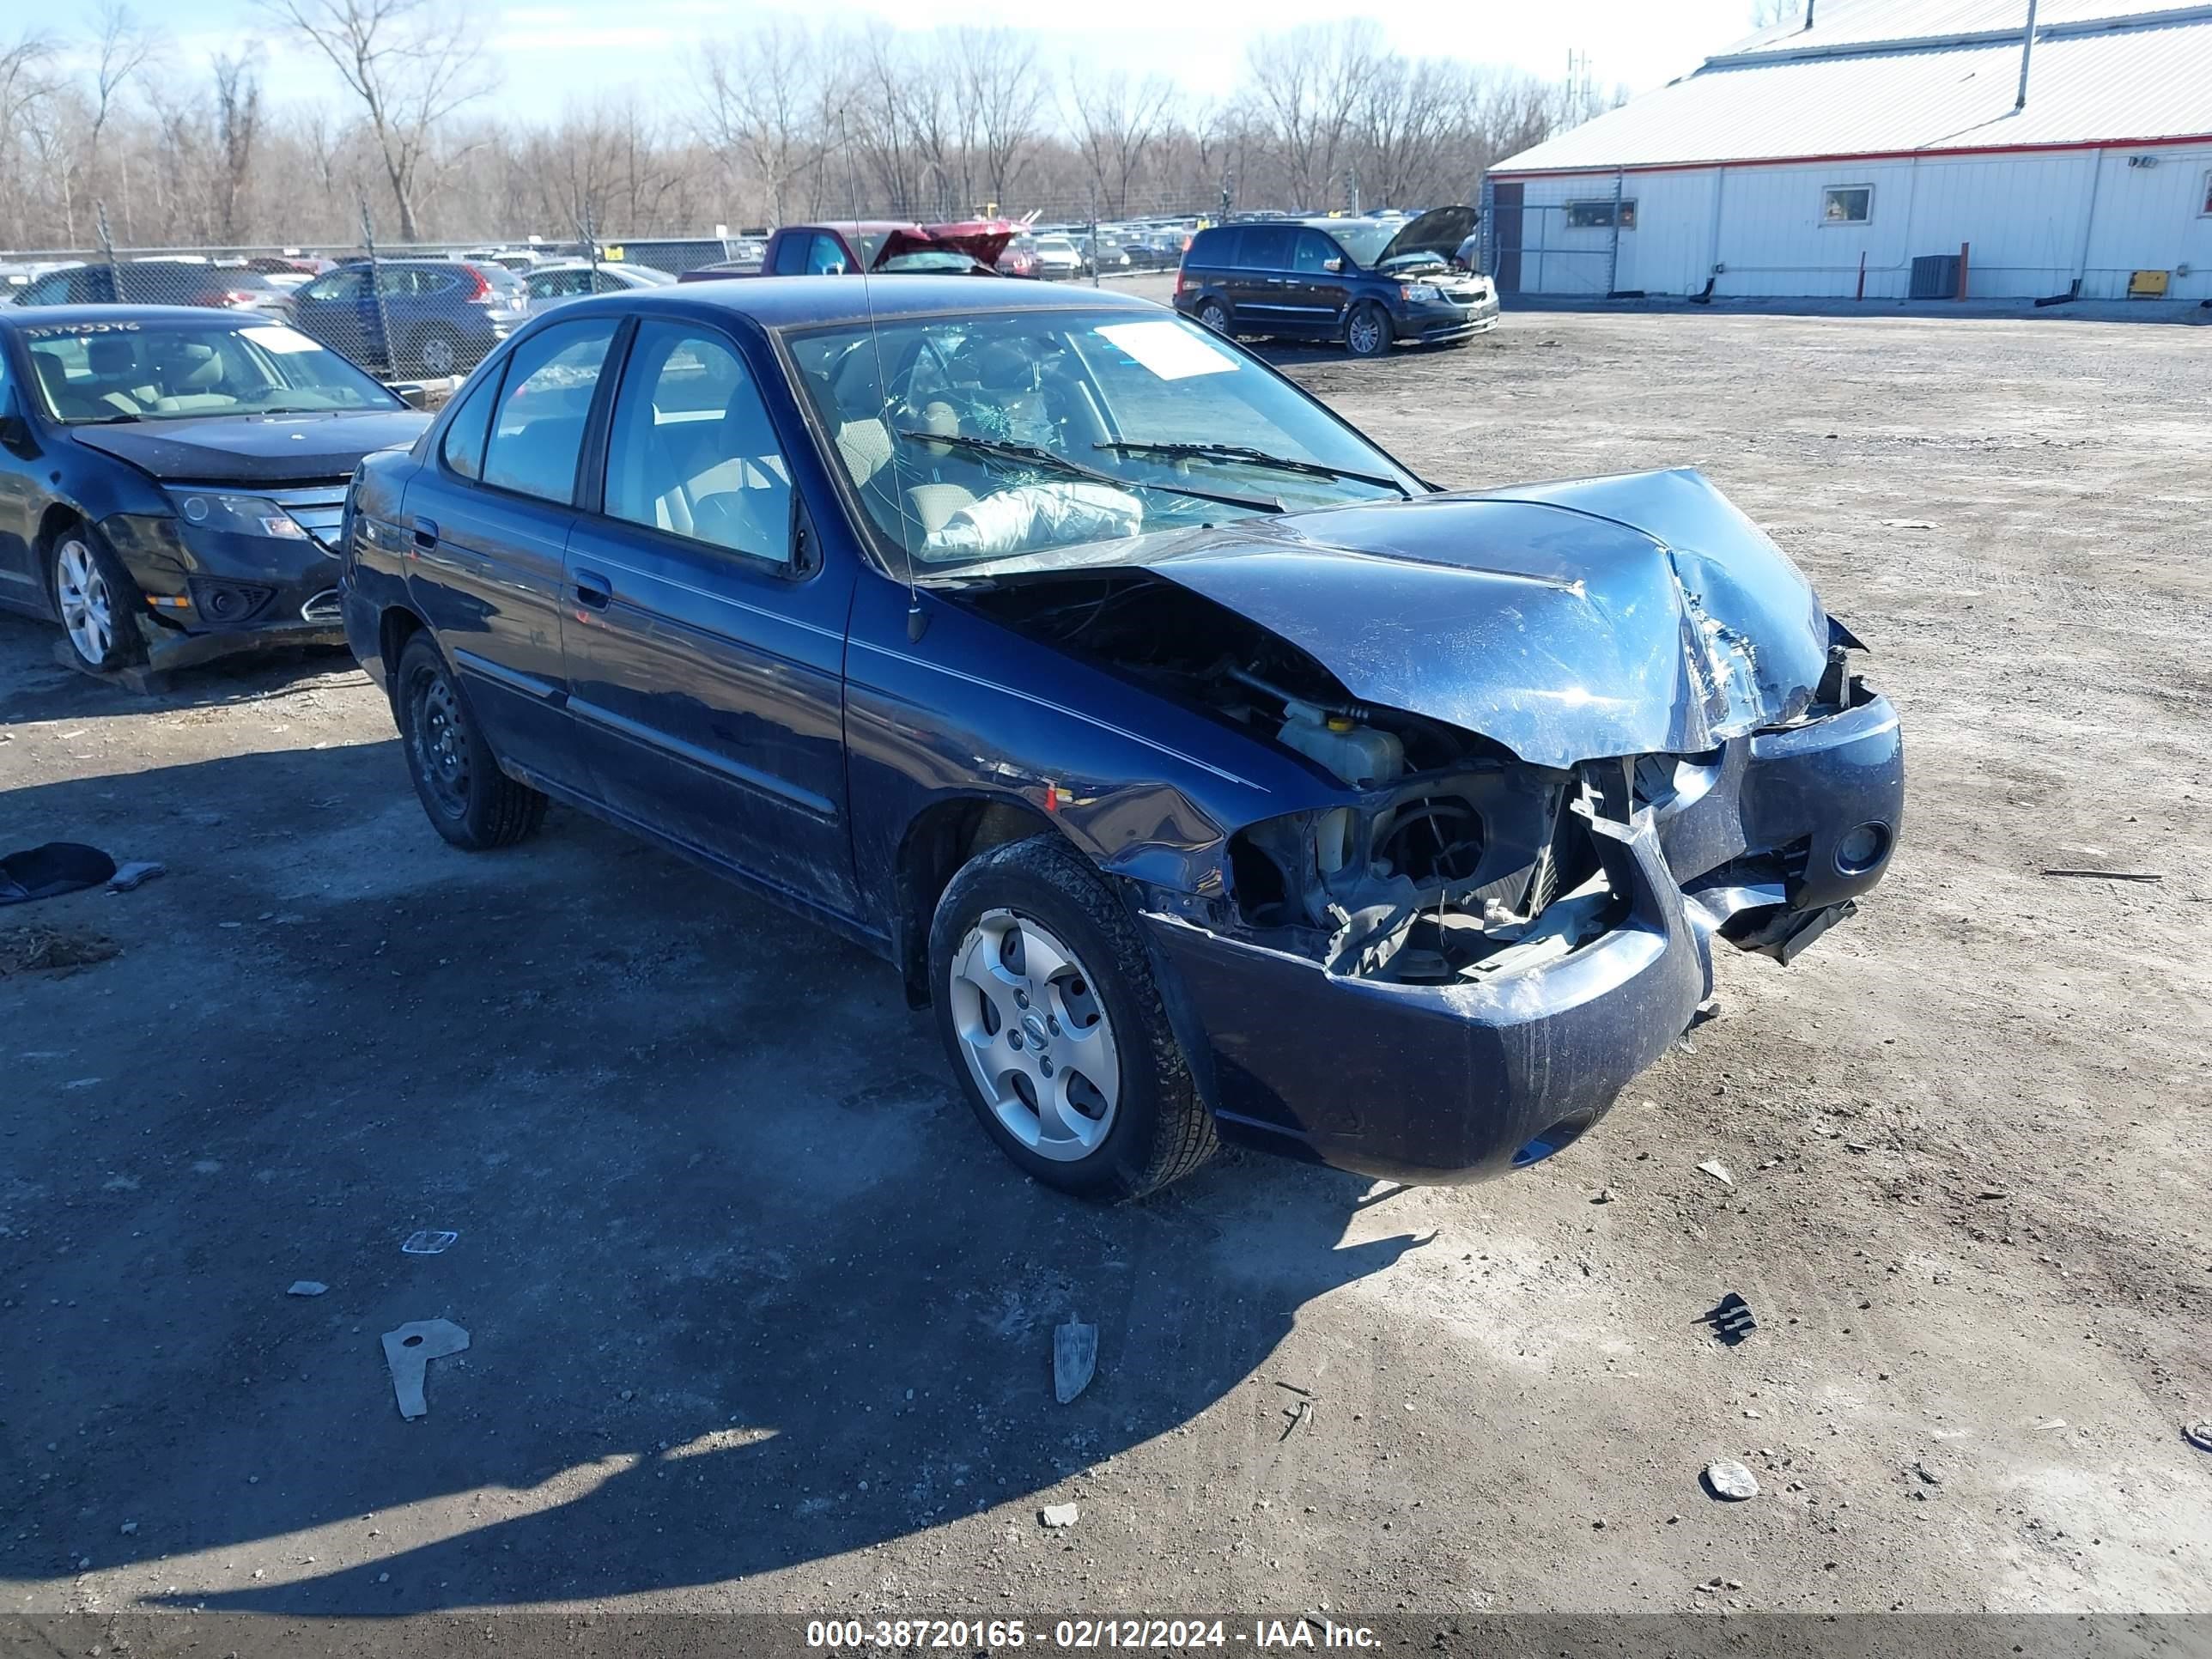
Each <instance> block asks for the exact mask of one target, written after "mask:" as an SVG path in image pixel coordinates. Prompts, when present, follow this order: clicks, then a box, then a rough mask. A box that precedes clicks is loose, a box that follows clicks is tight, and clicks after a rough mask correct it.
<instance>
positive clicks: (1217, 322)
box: [1192, 300, 1230, 334]
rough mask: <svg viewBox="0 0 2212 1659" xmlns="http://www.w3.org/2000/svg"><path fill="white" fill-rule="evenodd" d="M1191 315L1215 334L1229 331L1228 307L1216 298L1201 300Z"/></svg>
mask: <svg viewBox="0 0 2212 1659" xmlns="http://www.w3.org/2000/svg"><path fill="white" fill-rule="evenodd" d="M1192 315H1194V316H1195V317H1196V318H1197V319H1198V320H1199V321H1200V323H1202V324H1203V325H1205V326H1206V327H1207V328H1210V329H1212V331H1214V332H1215V333H1216V334H1226V333H1228V332H1229V325H1230V317H1229V307H1227V306H1225V305H1224V304H1222V303H1221V301H1218V300H1207V301H1203V302H1201V303H1200V306H1199V307H1198V309H1197V310H1196V311H1195V312H1194V313H1192Z"/></svg>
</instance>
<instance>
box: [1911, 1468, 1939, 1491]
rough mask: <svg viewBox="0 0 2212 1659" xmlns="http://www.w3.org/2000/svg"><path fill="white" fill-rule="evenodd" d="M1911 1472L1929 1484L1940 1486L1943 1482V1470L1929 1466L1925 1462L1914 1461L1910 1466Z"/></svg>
mask: <svg viewBox="0 0 2212 1659" xmlns="http://www.w3.org/2000/svg"><path fill="white" fill-rule="evenodd" d="M1911 1473H1912V1474H1917V1475H1918V1476H1919V1477H1920V1478H1921V1480H1923V1481H1925V1482H1926V1483H1927V1484H1928V1485H1929V1486H1942V1484H1943V1471H1942V1470H1941V1469H1936V1468H1929V1466H1928V1465H1927V1464H1925V1463H1918V1462H1916V1463H1914V1464H1913V1465H1912V1468H1911Z"/></svg>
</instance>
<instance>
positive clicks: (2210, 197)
mask: <svg viewBox="0 0 2212 1659" xmlns="http://www.w3.org/2000/svg"><path fill="white" fill-rule="evenodd" d="M2201 216H2202V217H2203V218H2207V219H2212V173H2206V174H2205V175H2204V206H2203V210H2202V214H2201Z"/></svg>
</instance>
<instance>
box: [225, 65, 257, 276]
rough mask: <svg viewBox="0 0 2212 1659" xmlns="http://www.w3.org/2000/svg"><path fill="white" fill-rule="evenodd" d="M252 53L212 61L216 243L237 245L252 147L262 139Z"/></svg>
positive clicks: (255, 66) (250, 172) (251, 173)
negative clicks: (213, 82)
mask: <svg viewBox="0 0 2212 1659" xmlns="http://www.w3.org/2000/svg"><path fill="white" fill-rule="evenodd" d="M254 57H255V55H254V54H253V53H252V52H245V53H241V54H240V56H238V57H236V58H229V57H221V56H219V57H217V58H216V60H215V133H216V151H217V155H216V161H217V164H218V165H217V169H216V185H215V197H216V199H215V224H216V240H219V241H224V242H235V241H238V240H240V237H241V235H242V234H243V233H242V231H241V230H240V226H239V205H240V200H241V199H242V198H243V197H244V196H245V194H246V190H247V188H248V187H249V186H250V185H251V184H252V178H253V144H254V141H255V140H256V139H257V138H258V137H260V136H261V70H260V66H259V64H257V63H256V62H255V61H254Z"/></svg>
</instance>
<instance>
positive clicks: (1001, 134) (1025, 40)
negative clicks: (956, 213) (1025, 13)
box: [953, 28, 1051, 207]
mask: <svg viewBox="0 0 2212 1659" xmlns="http://www.w3.org/2000/svg"><path fill="white" fill-rule="evenodd" d="M953 45H954V47H955V50H956V55H957V59H958V61H959V63H960V64H961V67H962V71H963V78H962V88H961V101H962V103H963V106H965V107H966V108H968V109H969V110H970V111H972V112H974V116H975V143H974V146H973V148H974V149H975V173H976V179H977V181H978V182H979V183H980V184H981V186H982V189H983V192H984V194H986V195H987V196H988V197H989V198H990V201H991V204H992V205H993V206H994V207H995V206H996V205H997V204H1000V203H1003V202H1005V201H1006V200H1007V199H1008V198H1009V197H1012V195H1013V193H1014V186H1015V184H1016V182H1017V180H1018V178H1019V176H1020V175H1019V173H1018V171H1017V167H1018V161H1019V158H1020V157H1021V155H1022V152H1023V151H1024V150H1025V149H1028V148H1029V147H1030V143H1031V141H1032V140H1034V139H1035V137H1036V129H1037V120H1038V118H1039V117H1040V116H1041V115H1042V113H1043V112H1044V107H1045V103H1046V100H1047V99H1048V96H1049V93H1050V88H1051V81H1050V78H1049V76H1048V75H1047V73H1046V71H1045V70H1044V68H1043V66H1042V64H1040V63H1039V62H1038V61H1037V46H1036V40H1035V39H1034V38H1033V37H1031V36H1030V35H1027V34H1024V33H1021V32H1019V31H1018V30H1014V29H1006V28H994V29H975V28H963V29H961V30H959V31H957V33H955V34H954V36H953Z"/></svg>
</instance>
